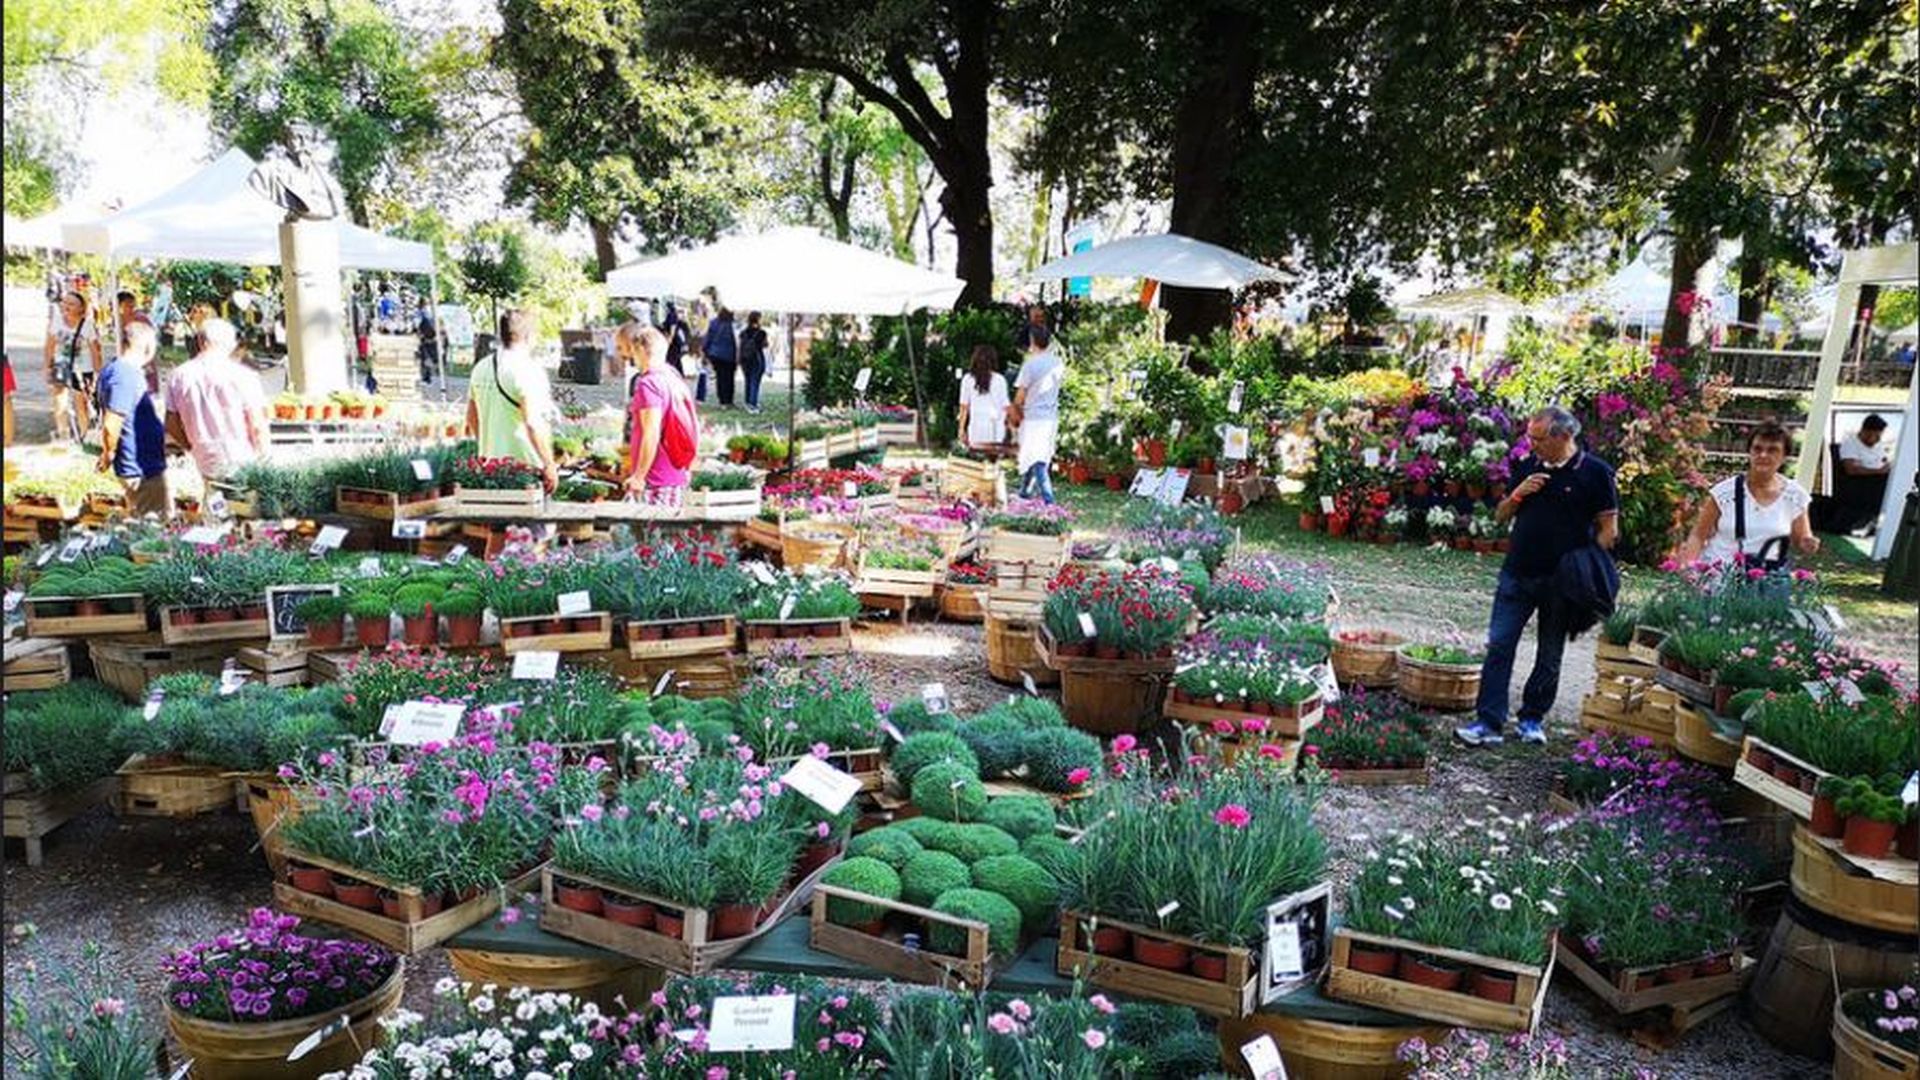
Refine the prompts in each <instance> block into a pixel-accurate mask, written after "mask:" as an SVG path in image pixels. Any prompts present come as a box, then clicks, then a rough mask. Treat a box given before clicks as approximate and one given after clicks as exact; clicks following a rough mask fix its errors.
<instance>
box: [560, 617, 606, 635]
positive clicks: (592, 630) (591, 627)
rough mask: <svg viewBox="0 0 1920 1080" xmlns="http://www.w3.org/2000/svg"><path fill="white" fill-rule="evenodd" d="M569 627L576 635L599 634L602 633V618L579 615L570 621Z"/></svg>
mask: <svg viewBox="0 0 1920 1080" xmlns="http://www.w3.org/2000/svg"><path fill="white" fill-rule="evenodd" d="M567 626H568V628H569V629H571V630H572V631H573V632H574V633H576V634H597V633H599V632H600V616H598V615H577V616H575V617H574V618H572V619H570V620H568V622H567Z"/></svg>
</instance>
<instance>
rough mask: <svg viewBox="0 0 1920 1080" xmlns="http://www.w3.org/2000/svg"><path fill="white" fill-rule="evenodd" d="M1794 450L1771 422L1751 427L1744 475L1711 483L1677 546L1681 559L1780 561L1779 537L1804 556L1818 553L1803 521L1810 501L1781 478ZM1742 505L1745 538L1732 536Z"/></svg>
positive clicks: (1810, 529) (1788, 438) (1796, 485)
mask: <svg viewBox="0 0 1920 1080" xmlns="http://www.w3.org/2000/svg"><path fill="white" fill-rule="evenodd" d="M1792 450H1793V439H1792V437H1791V436H1789V435H1788V434H1787V431H1786V429H1785V428H1783V427H1781V426H1780V425H1778V424H1776V423H1773V422H1771V421H1769V422H1767V423H1764V424H1761V425H1759V426H1758V427H1756V428H1754V429H1753V434H1751V435H1749V436H1748V437H1747V471H1746V472H1745V473H1744V474H1742V475H1739V476H1730V477H1728V478H1727V479H1725V480H1722V481H1720V482H1719V483H1717V484H1715V485H1713V490H1712V492H1711V495H1712V498H1710V499H1708V500H1707V501H1706V502H1705V503H1703V504H1701V507H1700V517H1699V518H1698V519H1697V520H1696V521H1695V522H1694V523H1693V532H1692V533H1690V534H1688V536H1687V539H1686V541H1685V542H1684V543H1682V544H1681V545H1680V561H1681V562H1692V561H1694V560H1695V559H1700V560H1704V561H1707V562H1731V561H1732V560H1733V558H1734V556H1735V555H1743V556H1745V557H1747V558H1757V557H1762V556H1765V557H1768V558H1778V557H1781V556H1784V555H1785V554H1786V552H1785V551H1784V550H1782V547H1783V545H1781V544H1780V543H1778V542H1777V541H1779V540H1780V539H1782V538H1785V539H1786V540H1787V541H1788V543H1790V544H1791V545H1792V547H1793V550H1794V551H1797V552H1799V553H1800V554H1802V555H1811V554H1813V553H1814V552H1816V551H1819V550H1820V539H1819V538H1818V537H1816V536H1814V535H1813V527H1812V525H1811V524H1810V523H1809V522H1808V520H1807V505H1808V504H1809V503H1810V502H1812V501H1813V499H1812V497H1811V496H1809V495H1808V494H1807V489H1806V488H1803V487H1801V486H1800V485H1799V483H1798V482H1797V481H1794V480H1790V479H1788V478H1787V477H1785V476H1782V475H1780V466H1781V465H1782V464H1783V463H1785V461H1786V460H1787V455H1788V454H1789V453H1791V452H1792ZM1742 503H1744V508H1745V515H1744V516H1745V519H1746V520H1745V525H1746V528H1745V534H1744V536H1741V537H1736V531H1737V529H1738V523H1739V519H1740V517H1741V515H1740V514H1739V513H1738V512H1737V510H1738V508H1739V507H1740V505H1741V504H1742ZM1763 549H1764V550H1763Z"/></svg>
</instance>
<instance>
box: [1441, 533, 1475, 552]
mask: <svg viewBox="0 0 1920 1080" xmlns="http://www.w3.org/2000/svg"><path fill="white" fill-rule="evenodd" d="M1447 546H1448V547H1450V548H1452V549H1453V550H1455V551H1472V550H1473V537H1471V536H1456V537H1454V538H1453V539H1452V540H1449V541H1447Z"/></svg>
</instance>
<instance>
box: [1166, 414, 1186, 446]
mask: <svg viewBox="0 0 1920 1080" xmlns="http://www.w3.org/2000/svg"><path fill="white" fill-rule="evenodd" d="M1186 426H1187V425H1186V424H1185V422H1183V421H1182V420H1180V418H1179V417H1175V418H1174V421H1173V423H1171V424H1169V425H1167V441H1168V442H1172V441H1173V440H1175V439H1177V438H1179V437H1180V432H1181V430H1182V429H1184V428H1185V427H1186Z"/></svg>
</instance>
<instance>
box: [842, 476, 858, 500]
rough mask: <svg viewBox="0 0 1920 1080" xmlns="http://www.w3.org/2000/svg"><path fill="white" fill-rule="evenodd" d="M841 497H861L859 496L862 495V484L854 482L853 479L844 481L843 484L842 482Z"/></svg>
mask: <svg viewBox="0 0 1920 1080" xmlns="http://www.w3.org/2000/svg"><path fill="white" fill-rule="evenodd" d="M840 497H841V498H843V499H857V498H859V497H860V485H859V484H856V483H854V482H853V481H851V480H848V481H846V482H845V483H843V484H841V485H840Z"/></svg>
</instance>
